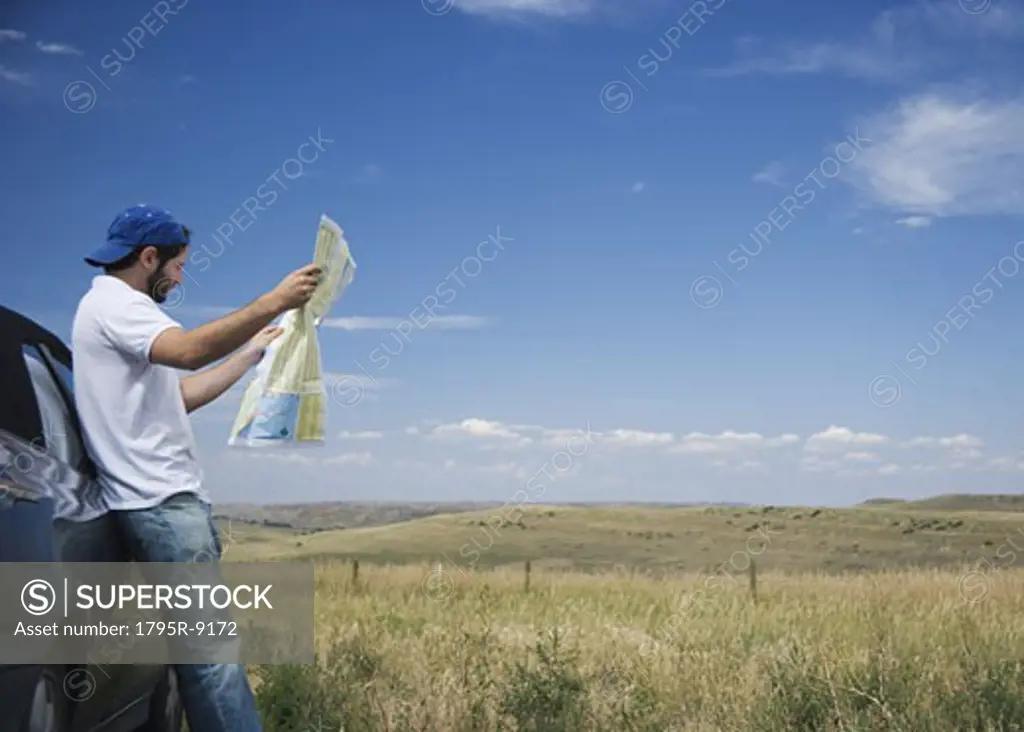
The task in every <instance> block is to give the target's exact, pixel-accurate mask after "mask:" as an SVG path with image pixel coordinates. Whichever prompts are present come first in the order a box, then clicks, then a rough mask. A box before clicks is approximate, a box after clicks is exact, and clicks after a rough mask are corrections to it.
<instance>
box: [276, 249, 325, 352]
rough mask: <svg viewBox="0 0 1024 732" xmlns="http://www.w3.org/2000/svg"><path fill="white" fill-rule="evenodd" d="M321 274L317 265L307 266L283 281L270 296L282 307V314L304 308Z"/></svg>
mask: <svg viewBox="0 0 1024 732" xmlns="http://www.w3.org/2000/svg"><path fill="white" fill-rule="evenodd" d="M320 272H321V270H320V268H319V267H317V266H316V265H315V264H307V265H306V266H305V267H301V268H299V269H297V270H295V271H294V272H292V273H291V274H289V275H288V276H287V277H285V278H284V279H283V280H281V283H280V284H279V285H278V286H277V287H275V288H274V289H273V290H271V291H270V292H269V293H268V296H269V297H270V298H271V299H272V300H273V302H274V303H275V304H277V305H278V306H279V307H280V310H281V312H284V311H285V310H292V309H293V308H298V307H302V306H303V305H305V304H306V303H307V302H309V299H310V298H311V297H313V291H314V290H316V286H317V285H318V284H319V283H320ZM268 342H269V341H268Z"/></svg>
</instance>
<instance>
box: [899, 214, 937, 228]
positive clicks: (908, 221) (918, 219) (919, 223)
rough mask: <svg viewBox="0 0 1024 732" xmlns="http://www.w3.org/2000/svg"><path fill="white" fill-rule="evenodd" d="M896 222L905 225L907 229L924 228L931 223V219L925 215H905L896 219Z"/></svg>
mask: <svg viewBox="0 0 1024 732" xmlns="http://www.w3.org/2000/svg"><path fill="white" fill-rule="evenodd" d="M896 223H897V224H899V225H900V226H906V227H907V228H908V229H924V228H926V227H928V226H931V225H932V220H931V219H930V218H928V217H927V216H906V217H904V218H902V219H896Z"/></svg>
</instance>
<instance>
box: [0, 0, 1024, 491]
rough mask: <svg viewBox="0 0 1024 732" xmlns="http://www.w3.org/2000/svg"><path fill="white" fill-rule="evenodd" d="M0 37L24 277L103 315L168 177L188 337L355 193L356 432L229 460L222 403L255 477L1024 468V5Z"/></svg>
mask: <svg viewBox="0 0 1024 732" xmlns="http://www.w3.org/2000/svg"><path fill="white" fill-rule="evenodd" d="M51 5H52V7H51ZM0 28H2V30H0V105H2V107H3V110H2V116H0V146H2V150H3V160H4V165H3V167H2V169H0V183H2V184H3V190H4V191H5V194H4V197H3V200H2V201H0V223H2V225H3V231H4V240H5V244H4V250H5V252H7V253H8V265H7V266H6V267H4V268H3V270H2V272H0V293H2V301H3V302H4V304H6V305H9V306H12V307H15V308H16V309H19V310H22V311H23V312H26V313H28V314H30V315H32V316H33V317H35V318H37V319H39V320H40V321H41V322H42V323H43V324H44V325H46V326H48V327H50V328H51V329H53V330H54V331H55V332H56V333H58V334H59V335H61V336H62V337H67V335H68V331H69V326H70V322H71V318H72V315H73V312H74V308H75V306H76V303H77V301H78V299H79V298H80V297H81V295H82V294H83V293H84V291H85V290H86V289H87V288H88V286H89V279H90V277H91V276H92V274H93V272H92V271H91V270H90V269H89V268H88V267H86V265H84V263H83V262H82V259H81V257H82V256H83V255H84V254H85V253H86V252H87V251H89V250H90V249H91V248H93V247H94V246H95V245H97V244H98V243H99V242H100V241H101V240H102V237H103V235H104V233H105V231H106V227H107V225H108V224H109V222H110V221H111V219H112V218H113V217H114V215H115V214H116V213H117V212H118V211H119V210H121V209H122V208H124V207H126V206H129V205H132V204H136V203H141V202H146V203H151V204H157V205H162V206H165V207H167V208H169V209H171V210H172V211H173V212H174V213H175V214H177V215H178V216H179V217H180V218H181V219H182V220H184V221H186V222H187V223H188V224H189V225H190V226H191V227H192V228H193V230H194V231H195V232H196V240H195V245H194V246H193V250H194V251H193V252H192V260H191V263H190V265H189V270H188V271H189V274H190V279H189V280H188V281H187V283H186V286H185V287H184V289H183V290H182V291H181V292H180V293H179V294H178V296H176V297H173V298H172V300H171V301H169V302H168V304H167V307H168V310H169V312H171V313H172V315H173V316H174V317H176V318H178V319H179V320H180V321H181V322H182V323H183V324H184V325H185V326H186V327H192V326H195V325H197V324H199V323H201V322H203V321H204V320H206V319H209V318H211V317H216V316H217V315H218V314H220V313H222V312H225V311H226V310H228V309H230V308H233V307H238V306H240V305H243V304H245V303H246V302H248V301H250V300H252V299H253V298H254V297H256V296H257V295H258V294H260V293H261V292H262V291H265V290H267V289H269V288H271V287H273V286H274V285H275V284H276V283H277V282H278V281H279V280H280V278H281V277H282V276H284V275H285V274H286V273H287V272H289V271H290V270H292V269H294V268H296V267H298V266H301V265H302V264H304V263H305V262H306V261H307V260H309V259H310V258H311V257H312V251H313V244H314V237H315V233H316V225H317V220H318V217H319V215H320V214H321V213H326V214H328V215H330V216H331V217H333V218H334V219H335V220H336V221H338V222H339V223H340V224H341V226H342V227H343V228H344V230H345V233H346V237H347V238H348V240H349V243H350V245H351V247H352V250H353V253H354V255H355V258H356V260H357V262H358V265H359V269H358V273H357V276H356V281H355V283H354V284H353V285H352V286H351V287H350V288H349V289H348V291H347V292H346V293H345V296H344V297H343V299H342V300H341V301H340V302H338V304H337V305H336V306H335V308H334V310H333V311H332V313H331V315H332V321H331V322H330V323H329V327H325V328H324V329H323V330H322V332H321V343H322V348H323V354H324V366H325V369H326V370H327V371H328V372H329V374H330V375H329V378H328V386H329V389H330V391H331V393H332V394H333V395H334V397H335V398H334V400H333V402H332V403H331V406H330V411H329V415H328V419H329V436H330V439H329V443H328V445H327V446H325V447H323V448H320V449H316V450H310V449H306V450H297V451H294V452H276V453H269V454H268V453H265V452H261V453H260V454H259V455H254V454H253V453H252V452H251V451H244V450H237V449H235V450H231V449H229V448H227V447H226V439H227V433H228V428H229V426H230V421H231V419H232V417H233V415H234V412H235V410H236V409H237V407H238V400H239V396H240V393H239V390H234V391H232V392H230V393H229V394H228V395H226V396H225V397H223V398H222V399H221V400H220V401H219V402H217V403H215V404H213V405H210V406H208V407H206V408H205V409H203V410H201V411H199V412H197V413H196V414H195V415H194V420H195V427H196V432H197V436H198V438H199V440H200V444H201V451H202V458H203V461H204V466H205V468H206V471H207V477H208V483H209V488H210V491H211V493H212V495H213V496H214V499H215V500H217V501H238V500H255V501H292V500H320V499H336V500H341V499H368V498H375V499H394V500H425V501H441V500H450V499H478V500H496V501H503V500H513V501H553V502H560V501H577V500H612V501H615V500H655V501H669V500H673V501H694V500H722V501H754V502H775V503H813V504H845V503H850V502H853V501H858V500H862V499H865V498H869V497H874V496H903V497H916V496H923V495H929V494H934V493H940V492H947V491H966V492H990V491H1006V490H1014V489H1015V487H1016V486H1017V485H1018V480H1019V476H1020V471H1021V470H1022V469H1024V453H1022V451H1021V447H1022V446H1021V443H1020V435H1021V434H1022V427H1024V419H1022V417H1021V414H1022V410H1021V408H1020V407H1021V402H1022V396H1024V393H1022V390H1021V386H1020V383H1021V382H1020V379H1019V373H1018V369H1017V368H1015V367H1016V366H1018V365H1019V364H1020V362H1021V355H1022V346H1021V342H1020V339H1019V338H1017V337H1016V336H1017V334H1018V333H1019V325H1018V323H1017V322H1016V318H1015V316H1016V313H1018V312H1019V311H1020V308H1021V307H1022V306H1024V294H1022V281H1021V280H1024V278H1018V277H1017V270H1018V268H1019V267H1020V266H1021V263H1022V262H1024V243H1021V244H1020V245H1018V246H1017V247H1016V250H1015V245H1016V243H1017V242H1024V218H1022V214H1024V182H1022V178H1021V175H1020V171H1021V170H1022V162H1024V87H1022V81H1024V77H1022V74H1021V71H1020V69H1024V63H1022V60H1024V59H1022V56H1024V45H1022V44H1021V40H1022V38H1024V6H1022V5H1021V4H1020V3H1011V2H1008V1H1007V0H961V2H956V0H953V1H952V2H947V1H943V2H916V3H915V2H910V3H906V4H893V3H882V2H871V1H865V2H857V3H852V2H851V3H845V4H842V5H840V4H836V3H828V4H821V3H811V2H800V3H792V2H788V3H787V2H782V0H771V1H769V2H764V3H758V4H753V3H742V2H737V0H705V1H704V2H693V3H692V4H689V3H669V2H663V1H662V0H642V1H638V0H633V1H632V2H615V1H614V0H454V2H452V1H451V0H423V2H419V1H418V0H417V1H413V0H410V1H409V2H403V3H344V4H339V5H338V6H337V7H334V6H332V4H329V3H295V4H281V3H277V2H269V1H268V0H261V1H257V2H252V3H248V4H247V5H246V9H245V11H244V12H239V11H237V10H235V9H229V8H226V7H221V6H218V5H216V4H211V3H203V2H199V1H198V0H167V1H166V2H157V3H155V4H154V5H147V4H144V3H138V2H127V1H125V0H111V2H106V3H103V4H102V7H97V6H95V5H90V6H88V7H85V6H82V7H71V6H67V5H61V6H60V7H59V8H58V7H57V5H56V4H52V3H48V2H43V3H36V4H33V5H32V6H31V7H30V6H29V5H19V6H18V8H17V9H6V10H5V11H4V14H3V16H0ZM247 209H248V210H247ZM218 232H220V233H219V234H218ZM226 242H229V243H226ZM498 242H500V244H501V246H500V247H499V246H498V245H497V243H498ZM442 293H445V294H443V295H442ZM431 297H436V298H438V299H439V300H440V301H441V302H442V303H443V304H444V307H443V308H438V309H436V310H435V311H434V313H433V315H425V310H424V308H425V307H428V306H429V304H430V303H431V302H432V300H431V299H430V298H431ZM403 323H404V324H403ZM403 334H404V335H403ZM395 339H399V340H395ZM399 344H400V345H399ZM385 347H386V348H387V349H389V350H390V352H391V353H392V354H395V355H393V356H389V357H388V360H387V363H386V364H385V359H384V358H382V355H381V354H384V353H386V351H384V348H385ZM344 374H355V375H357V376H356V377H349V378H348V379H345V380H344V381H343V382H342V383H343V384H345V385H346V386H345V388H344V389H340V388H336V387H335V386H334V384H335V383H336V380H337V379H339V378H343V377H342V376H341V375H344ZM353 378H358V379H359V383H361V384H362V385H363V386H364V387H365V389H361V396H360V398H359V399H358V400H356V399H354V398H353V394H354V392H353V391H351V390H350V389H349V388H348V386H347V385H350V384H352V383H355V382H354V381H353ZM243 385H244V382H243V384H241V385H240V387H239V388H241V386H243ZM356 401H358V403H354V402H356ZM584 434H586V435H587V437H586V439H585V440H584V438H583V437H582V435H584ZM574 435H575V437H574Z"/></svg>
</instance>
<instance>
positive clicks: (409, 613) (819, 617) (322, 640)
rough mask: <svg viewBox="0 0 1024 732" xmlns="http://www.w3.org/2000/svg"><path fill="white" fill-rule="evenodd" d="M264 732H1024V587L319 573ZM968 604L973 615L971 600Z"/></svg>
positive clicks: (266, 670)
mask: <svg viewBox="0 0 1024 732" xmlns="http://www.w3.org/2000/svg"><path fill="white" fill-rule="evenodd" d="M316 577H317V580H316V581H317V587H316V598H317V602H316V618H315V622H316V637H317V647H318V652H319V653H320V655H321V657H322V658H321V660H320V662H319V664H318V665H317V666H316V667H280V666H267V667H261V668H259V669H255V670H254V671H255V678H256V683H257V688H258V694H259V698H260V704H261V708H262V711H263V714H264V718H265V724H266V728H267V729H268V730H311V731H312V730H319V731H323V732H326V730H332V731H333V730H338V729H344V730H346V732H357V731H359V730H395V731H397V730H403V731H404V730H438V731H442V732H456V731H457V732H469V731H470V730H481V731H482V730H487V731H488V732H492V731H493V730H534V731H535V732H540V731H541V730H547V731H551V732H554V731H556V730H566V731H567V730H616V731H617V730H645V731H649V732H655V731H658V732H663V731H666V730H688V731H697V730H701V731H703V730H716V731H718V730H744V731H745V732H746V731H748V730H760V731H763V732H768V731H769V730H771V731H778V732H783V731H785V732H790V731H791V730H806V731H807V732H811V731H812V730H813V731H814V732H818V731H822V730H826V731H827V730H836V731H838V730H850V731H852V730H883V729H884V730H906V731H907V732H910V731H911V730H912V731H913V732H923V731H926V730H936V731H938V730H943V731H946V730H979V731H986V732H991V731H994V730H1021V729H1024V726H1022V725H1024V662H1022V659H1024V620H1022V610H1024V573H1021V572H1019V571H1017V570H999V571H995V570H993V571H991V572H990V573H989V574H983V575H981V574H972V575H968V576H966V577H964V575H963V573H962V572H959V571H951V570H921V571H897V572H892V573H863V574H857V575H849V576H835V575H824V574H802V575H796V574H784V573H772V572H768V573H763V574H761V575H759V576H758V587H757V600H758V601H757V603H756V605H755V603H754V602H753V601H752V598H751V594H750V589H749V586H748V579H747V577H746V576H745V575H742V574H738V575H736V576H735V577H733V576H729V575H726V574H716V575H712V576H706V575H705V576H699V575H693V576H689V577H685V578H675V579H664V580H654V579H651V578H648V577H643V576H639V575H629V574H627V573H621V572H620V573H616V574H604V575H602V574H592V573H590V574H582V573H555V572H543V571H536V570H535V571H534V572H533V573H532V577H531V586H530V589H529V592H526V591H525V588H524V572H523V571H522V569H521V568H520V569H517V570H514V571H513V570H494V571H480V572H467V573H462V572H461V571H460V570H458V569H456V568H454V567H447V568H444V569H442V571H441V572H438V570H437V568H436V567H435V568H434V569H431V568H430V567H428V566H397V567H381V566H367V565H365V564H364V565H363V566H362V567H361V568H360V572H359V581H358V583H357V584H353V579H352V566H351V565H350V564H346V563H343V562H341V561H327V562H323V563H321V564H319V565H318V566H317V570H316ZM965 595H966V596H967V598H968V599H970V600H971V601H972V602H967V601H966V600H965Z"/></svg>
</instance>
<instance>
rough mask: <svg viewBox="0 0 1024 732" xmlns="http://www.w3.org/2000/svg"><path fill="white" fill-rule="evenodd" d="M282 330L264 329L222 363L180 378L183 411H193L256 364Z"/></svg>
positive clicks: (207, 402) (214, 397)
mask: <svg viewBox="0 0 1024 732" xmlns="http://www.w3.org/2000/svg"><path fill="white" fill-rule="evenodd" d="M282 332H283V331H282V329H281V328H277V327H274V328H264V329H263V330H262V331H260V332H259V333H257V334H256V336H255V337H253V339H252V340H251V341H249V343H248V345H247V346H246V347H245V348H244V349H242V350H241V351H239V352H238V353H236V354H234V355H232V356H231V357H230V358H228V359H227V360H225V361H224V363H221V364H218V365H216V366H214V367H213V368H211V369H207V370H206V371H202V372H200V373H198V374H193V375H192V376H186V377H185V378H183V379H182V380H181V398H182V401H184V402H185V411H186V412H194V411H195V410H197V409H199V407H202V406H204V405H206V404H209V403H210V402H212V401H213V400H214V399H216V398H217V397H219V396H220V395H221V394H223V393H224V392H226V391H227V390H228V389H230V388H231V386H232V385H233V384H234V383H235V382H237V381H238V380H239V379H240V378H242V376H243V375H244V374H245V372H246V371H248V370H249V369H251V368H252V367H253V366H255V365H256V364H257V363H259V361H260V359H261V358H263V353H264V351H265V350H266V348H267V346H268V345H270V343H271V341H273V340H274V339H275V338H277V337H278V336H279V335H281V333H282Z"/></svg>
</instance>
